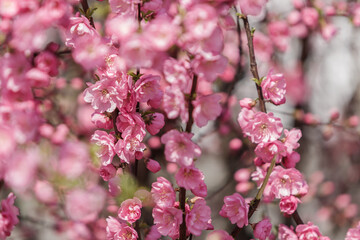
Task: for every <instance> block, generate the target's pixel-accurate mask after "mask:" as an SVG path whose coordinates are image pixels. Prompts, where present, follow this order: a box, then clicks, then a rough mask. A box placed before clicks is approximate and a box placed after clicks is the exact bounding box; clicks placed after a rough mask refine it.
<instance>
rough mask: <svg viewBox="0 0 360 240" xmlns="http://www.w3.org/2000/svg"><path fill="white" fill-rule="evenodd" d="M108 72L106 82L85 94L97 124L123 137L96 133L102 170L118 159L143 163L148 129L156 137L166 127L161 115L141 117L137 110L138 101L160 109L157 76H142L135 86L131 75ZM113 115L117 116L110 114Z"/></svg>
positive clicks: (101, 132)
mask: <svg viewBox="0 0 360 240" xmlns="http://www.w3.org/2000/svg"><path fill="white" fill-rule="evenodd" d="M108 68H110V67H109V66H108V67H107V69H104V70H102V77H103V79H101V80H99V81H97V82H96V83H95V84H89V87H88V88H87V89H85V91H84V100H85V101H86V102H89V103H91V105H92V106H93V108H94V109H95V112H94V114H93V116H94V117H93V122H94V124H95V125H97V126H98V127H99V128H105V129H111V128H112V127H115V128H116V130H117V131H119V133H120V135H116V134H115V132H110V133H107V132H105V131H103V130H97V131H95V133H94V134H93V136H92V138H91V140H92V141H93V142H94V143H95V144H96V145H98V146H100V151H99V152H98V153H97V155H98V157H99V158H100V159H101V161H102V164H103V166H108V165H110V164H112V160H113V157H114V156H115V155H117V156H118V157H119V158H120V161H121V162H124V163H132V162H134V161H135V159H138V160H139V159H141V158H142V157H143V151H144V150H145V148H146V147H145V144H144V143H143V142H142V141H143V139H144V137H145V135H146V129H147V130H148V131H149V133H151V134H154V135H155V134H157V133H158V132H159V131H160V129H161V128H162V127H163V126H164V124H165V123H164V116H163V115H162V114H161V113H144V114H140V113H138V112H137V110H136V104H137V103H138V101H139V102H145V103H147V104H149V106H152V107H154V108H156V107H158V104H157V103H158V102H159V101H160V100H161V98H162V90H161V89H160V85H159V81H160V78H159V77H158V76H154V75H143V76H141V77H140V78H139V79H138V80H136V83H135V84H134V82H135V81H134V80H133V78H132V77H131V76H130V75H127V74H124V73H121V72H117V73H116V74H115V75H111V74H109V73H108ZM115 109H117V110H116V111H118V112H115ZM113 112H115V113H116V114H115V115H114V114H111V113H113ZM115 117H116V119H113V118H115ZM112 123H115V125H113V124H112ZM103 170H105V169H103ZM112 176H113V174H112Z"/></svg>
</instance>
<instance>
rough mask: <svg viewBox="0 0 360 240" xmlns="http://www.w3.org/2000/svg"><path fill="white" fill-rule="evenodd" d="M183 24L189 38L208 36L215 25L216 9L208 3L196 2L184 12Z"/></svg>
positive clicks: (199, 38)
mask: <svg viewBox="0 0 360 240" xmlns="http://www.w3.org/2000/svg"><path fill="white" fill-rule="evenodd" d="M184 25H185V29H186V31H187V33H188V34H189V37H191V38H194V39H197V40H201V39H204V38H207V37H210V35H211V34H212V32H213V31H214V30H215V28H216V26H217V15H216V10H215V9H214V8H213V7H211V6H210V5H208V4H196V5H194V6H192V7H191V9H190V10H189V12H188V13H187V14H186V18H185V21H184Z"/></svg>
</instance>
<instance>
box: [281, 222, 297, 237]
mask: <svg viewBox="0 0 360 240" xmlns="http://www.w3.org/2000/svg"><path fill="white" fill-rule="evenodd" d="M278 238H279V240H298V237H297V236H296V234H295V233H294V231H293V230H291V229H290V228H288V227H287V226H286V225H284V224H280V225H279V233H278Z"/></svg>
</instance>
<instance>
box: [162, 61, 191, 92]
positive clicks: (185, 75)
mask: <svg viewBox="0 0 360 240" xmlns="http://www.w3.org/2000/svg"><path fill="white" fill-rule="evenodd" d="M163 71H164V75H165V79H166V81H167V82H169V83H170V84H171V85H176V86H177V87H178V88H179V89H180V90H182V91H184V92H189V91H190V88H191V75H190V63H189V62H188V61H185V60H176V59H174V58H168V59H167V60H166V61H165V62H164V70H163Z"/></svg>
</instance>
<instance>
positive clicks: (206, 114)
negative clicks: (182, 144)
mask: <svg viewBox="0 0 360 240" xmlns="http://www.w3.org/2000/svg"><path fill="white" fill-rule="evenodd" d="M220 100H221V95H220V94H211V95H206V96H200V97H198V98H197V99H196V100H195V101H194V102H193V105H194V110H193V116H194V120H195V123H196V125H197V126H198V127H203V126H205V125H206V124H207V123H208V121H209V120H215V119H216V118H217V117H218V116H219V115H220V114H221V110H222V108H221V105H220V103H219V102H220Z"/></svg>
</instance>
